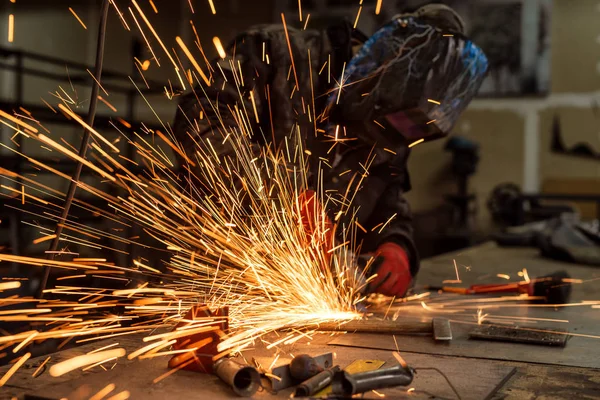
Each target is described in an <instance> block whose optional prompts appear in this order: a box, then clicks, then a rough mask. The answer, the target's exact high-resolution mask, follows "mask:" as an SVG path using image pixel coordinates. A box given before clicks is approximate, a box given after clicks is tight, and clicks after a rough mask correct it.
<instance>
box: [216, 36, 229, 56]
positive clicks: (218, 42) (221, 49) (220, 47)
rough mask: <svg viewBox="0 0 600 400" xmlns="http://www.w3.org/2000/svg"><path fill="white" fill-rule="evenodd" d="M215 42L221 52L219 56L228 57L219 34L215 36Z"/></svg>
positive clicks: (218, 51)
mask: <svg viewBox="0 0 600 400" xmlns="http://www.w3.org/2000/svg"><path fill="white" fill-rule="evenodd" d="M213 44H214V45H215V48H216V49H217V53H219V57H221V58H225V57H227V54H226V53H225V49H223V45H222V44H221V39H219V38H218V37H217V36H215V37H213Z"/></svg>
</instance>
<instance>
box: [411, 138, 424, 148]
mask: <svg viewBox="0 0 600 400" xmlns="http://www.w3.org/2000/svg"><path fill="white" fill-rule="evenodd" d="M424 141H425V139H419V140H415V141H414V142H412V143H411V144H409V145H408V147H409V148H411V147H415V146H416V145H418V144H419V143H423V142H424Z"/></svg>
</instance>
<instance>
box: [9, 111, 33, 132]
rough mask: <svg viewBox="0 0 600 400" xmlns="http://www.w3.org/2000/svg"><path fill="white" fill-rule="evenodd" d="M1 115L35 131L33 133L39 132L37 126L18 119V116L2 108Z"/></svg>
mask: <svg viewBox="0 0 600 400" xmlns="http://www.w3.org/2000/svg"><path fill="white" fill-rule="evenodd" d="M0 117H4V118H6V119H7V120H9V121H11V122H14V123H15V124H17V125H20V126H22V127H23V128H26V129H28V130H30V131H31V132H33V133H37V132H38V130H37V129H36V128H34V127H33V126H31V125H29V124H27V123H25V122H23V121H21V120H20V119H17V118H15V117H13V116H12V115H10V114H8V113H6V112H4V111H2V110H0Z"/></svg>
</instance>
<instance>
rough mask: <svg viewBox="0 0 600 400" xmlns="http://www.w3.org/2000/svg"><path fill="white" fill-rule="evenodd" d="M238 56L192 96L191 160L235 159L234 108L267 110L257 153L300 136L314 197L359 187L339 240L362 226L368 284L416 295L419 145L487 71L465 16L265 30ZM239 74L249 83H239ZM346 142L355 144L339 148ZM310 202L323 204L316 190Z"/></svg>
mask: <svg viewBox="0 0 600 400" xmlns="http://www.w3.org/2000/svg"><path fill="white" fill-rule="evenodd" d="M227 52H228V54H229V56H228V57H227V60H222V61H221V62H220V64H219V66H218V68H217V67H216V66H215V68H214V71H213V74H212V79H213V80H214V81H213V82H212V84H211V85H210V87H207V86H206V85H203V87H202V90H196V91H195V93H190V94H186V95H183V96H182V97H181V100H180V102H179V107H178V111H177V114H176V117H175V122H174V132H175V135H176V137H177V138H178V140H179V141H180V142H181V143H182V144H183V146H184V148H185V149H186V150H187V151H192V152H193V149H194V148H195V146H198V145H199V143H207V142H210V145H211V146H212V147H213V148H214V149H215V151H216V152H217V153H219V154H220V155H222V156H230V157H233V158H235V154H234V152H233V149H232V148H231V146H230V145H229V142H228V141H224V140H223V137H224V133H223V131H222V130H221V129H222V128H221V126H224V127H228V126H235V125H236V122H235V119H236V117H235V116H234V115H233V114H232V110H233V109H234V107H233V106H234V105H237V106H238V107H239V109H245V110H247V112H248V114H249V115H250V116H251V117H254V115H253V114H254V111H253V110H254V107H256V117H257V118H256V119H255V118H248V120H249V121H250V122H251V123H252V124H255V125H254V126H252V130H253V132H255V134H254V135H253V139H252V140H253V145H256V146H266V145H269V144H271V143H273V142H274V145H275V147H278V146H281V145H282V143H283V141H284V138H285V137H286V136H289V134H290V132H292V131H293V130H294V129H296V130H299V132H300V133H301V135H302V138H303V140H304V146H305V148H306V149H307V150H308V151H309V153H310V154H311V159H312V160H316V161H313V162H312V163H311V164H310V167H309V169H310V170H311V176H312V179H313V182H312V185H313V189H314V187H317V186H318V185H317V184H316V179H317V176H321V177H322V185H323V188H324V192H325V193H327V194H328V195H330V196H343V195H344V193H345V191H346V188H347V187H348V185H349V184H350V182H351V181H352V182H359V181H360V188H359V190H358V191H357V192H356V195H355V196H354V200H353V205H354V206H355V208H354V209H353V210H354V211H353V212H347V213H345V215H344V216H342V217H341V218H340V219H339V220H336V226H337V227H338V228H337V230H338V231H340V230H342V229H341V228H340V227H346V228H347V227H348V225H349V224H350V223H351V222H353V221H356V222H358V224H355V225H357V226H358V225H359V226H360V227H361V229H358V230H357V243H359V244H360V251H361V254H369V255H374V256H377V257H373V259H375V258H377V259H378V260H380V262H377V263H370V264H369V265H370V266H372V270H370V271H368V274H371V275H374V274H376V275H375V276H374V277H372V279H371V281H370V282H369V284H368V287H367V290H366V291H367V292H370V293H381V294H384V295H388V296H403V295H405V293H406V292H407V289H408V288H409V287H410V285H411V282H412V281H413V278H414V276H415V275H416V273H417V271H418V268H419V256H418V252H417V249H416V247H415V243H414V240H413V228H412V226H411V211H410V207H409V204H408V203H407V201H406V199H405V198H404V193H406V192H407V191H408V190H409V189H410V180H409V176H408V171H407V166H406V165H407V158H408V155H409V146H410V145H411V144H415V143H420V142H423V141H429V140H432V139H436V138H440V137H443V136H445V135H447V134H448V133H449V132H450V131H451V129H452V127H453V125H454V124H455V122H456V120H457V119H458V117H459V115H460V113H461V112H462V111H463V110H464V109H465V107H466V106H467V104H468V103H469V102H470V100H471V99H472V98H473V96H474V95H475V94H476V92H477V90H478V88H479V86H480V85H481V82H482V80H483V78H484V75H485V72H486V70H487V59H486V57H485V55H484V54H483V52H482V51H481V50H480V49H479V48H478V47H477V46H476V45H475V44H473V43H472V42H471V41H470V40H469V39H468V38H467V37H465V36H464V25H463V21H462V20H461V18H460V16H459V15H458V14H457V13H456V12H455V11H454V10H452V9H451V8H449V7H447V6H445V5H441V4H432V5H427V6H424V7H421V8H419V9H417V10H416V11H414V12H411V13H405V14H400V15H398V16H396V17H394V18H393V19H392V21H391V22H389V23H388V24H386V25H384V26H383V27H382V28H381V29H379V30H378V31H377V32H375V34H373V35H372V36H371V37H370V38H368V37H366V36H365V35H363V34H362V33H361V32H360V31H358V30H356V29H353V28H352V26H351V25H350V24H349V23H347V22H343V23H340V24H338V25H335V26H331V27H329V28H327V29H326V30H324V31H316V30H308V29H306V30H304V29H302V30H297V29H293V28H291V27H289V26H287V27H286V26H284V25H283V24H279V25H261V26H256V27H253V28H251V29H250V30H248V31H247V32H244V33H243V34H241V35H239V36H238V37H237V38H236V39H235V40H234V41H233V42H232V45H231V46H229V47H228V48H227ZM290 53H291V54H290ZM291 57H293V63H291ZM231 59H234V62H233V63H231V62H229V60H231ZM232 65H233V66H235V69H236V71H235V73H237V74H238V76H239V75H240V74H239V72H240V71H241V75H242V79H239V78H238V80H237V81H236V79H234V71H231V69H230V68H231V66H232ZM241 80H243V82H241ZM237 85H239V86H240V87H239V92H238V86H237ZM340 85H341V87H340ZM251 96H252V98H251ZM241 102H245V103H244V104H241ZM242 105H243V106H244V108H242V107H241V106H242ZM201 114H203V115H204V116H206V117H208V118H206V117H204V118H202V119H200V117H199V116H200V115H201ZM215 114H218V115H219V118H216V115H215ZM336 138H337V139H344V140H338V144H337V145H335V146H333V148H332V143H333V142H334V141H335V139H336ZM200 139H201V140H200ZM322 160H326V161H324V162H319V161H322ZM367 164H368V174H364V168H365V167H366V165H367ZM318 168H321V169H322V171H321V173H320V175H319V174H318V172H317V169H318ZM356 174H359V175H364V178H363V179H362V180H360V179H357V178H356ZM359 178H360V176H359ZM336 193H337V194H336ZM301 196H302V197H303V201H306V202H309V203H311V204H313V205H314V204H315V202H317V200H316V198H315V196H314V192H311V191H307V192H305V193H303V194H302V195H301ZM337 200H338V201H327V202H326V204H327V210H326V212H327V214H328V215H329V216H330V218H335V216H338V214H339V213H338V211H339V208H336V207H339V206H340V204H344V203H346V202H343V201H341V199H340V198H338V199H337ZM351 218H354V219H353V220H352V221H351Z"/></svg>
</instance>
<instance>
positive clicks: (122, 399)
mask: <svg viewBox="0 0 600 400" xmlns="http://www.w3.org/2000/svg"><path fill="white" fill-rule="evenodd" d="M129 396H131V393H129V390H123V391H122V392H120V393H117V394H115V395H114V396H112V397H109V398H108V399H106V400H127V399H128V398H129Z"/></svg>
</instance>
